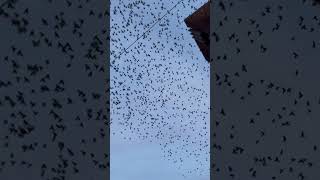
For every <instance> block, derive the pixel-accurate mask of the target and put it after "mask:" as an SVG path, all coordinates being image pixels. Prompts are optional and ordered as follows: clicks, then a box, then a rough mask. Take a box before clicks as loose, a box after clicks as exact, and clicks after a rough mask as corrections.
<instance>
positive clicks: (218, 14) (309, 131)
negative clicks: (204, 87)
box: [210, 0, 320, 180]
mask: <svg viewBox="0 0 320 180" xmlns="http://www.w3.org/2000/svg"><path fill="white" fill-rule="evenodd" d="M212 3H213V4H212V7H213V9H212V12H211V17H212V22H211V24H210V25H211V27H210V28H211V33H212V34H211V42H210V43H211V52H212V54H211V58H212V59H211V60H212V64H211V69H210V71H211V74H212V75H211V85H212V91H211V105H212V111H211V116H212V117H211V118H212V120H211V122H212V124H211V131H210V133H211V138H212V139H211V175H212V177H213V179H259V180H264V179H271V180H277V179H278V180H279V179H280V180H282V179H283V180H287V179H297V180H306V179H319V178H320V173H319V171H318V170H319V165H320V152H319V146H320V144H319V140H318V136H319V130H318V129H319V125H320V123H319V116H320V114H319V107H320V95H319V90H320V88H319V85H318V83H317V79H318V68H319V65H320V63H319V57H320V51H319V48H320V39H319V33H320V32H319V27H320V11H319V10H320V4H319V3H318V1H312V0H310V1H309V0H292V1H278V0H271V1H270V0H263V1H250V0H248V1H232V0H229V1H212Z"/></svg>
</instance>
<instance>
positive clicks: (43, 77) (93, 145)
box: [0, 0, 110, 180]
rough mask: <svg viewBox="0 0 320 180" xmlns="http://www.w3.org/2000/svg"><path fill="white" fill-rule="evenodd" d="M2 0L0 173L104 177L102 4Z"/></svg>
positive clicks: (105, 33)
mask: <svg viewBox="0 0 320 180" xmlns="http://www.w3.org/2000/svg"><path fill="white" fill-rule="evenodd" d="M2 2H3V4H2V6H1V8H0V24H1V30H0V32H1V43H0V51H1V53H0V68H1V70H0V94H1V96H0V116H1V119H0V124H1V125H0V138H1V141H0V179H3V180H8V179H48V180H49V179H51V180H66V179H77V180H80V179H105V178H107V173H106V172H107V171H108V169H109V166H110V164H109V150H108V137H109V135H108V134H109V123H108V122H109V116H108V111H109V112H110V109H109V108H108V104H110V102H109V100H108V99H107V98H106V95H105V94H106V93H108V90H106V87H107V85H108V84H107V83H108V81H109V80H108V79H107V78H109V77H108V76H107V73H108V72H109V70H108V68H107V67H108V63H109V61H108V60H109V50H108V48H109V41H110V36H109V28H108V27H109V24H108V23H109V19H110V14H109V8H108V7H109V5H108V3H107V2H104V1H99V2H98V1H94V0H76V1H69V0H63V1H53V0H47V1H38V0H35V1H21V0H8V1H6V2H4V1H2ZM2 2H1V3H2Z"/></svg>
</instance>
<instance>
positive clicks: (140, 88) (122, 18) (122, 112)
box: [110, 0, 210, 178]
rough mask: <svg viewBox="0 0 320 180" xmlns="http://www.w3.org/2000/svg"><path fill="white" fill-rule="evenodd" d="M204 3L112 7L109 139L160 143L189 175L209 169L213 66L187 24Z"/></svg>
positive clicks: (162, 2) (204, 174) (121, 3)
mask: <svg viewBox="0 0 320 180" xmlns="http://www.w3.org/2000/svg"><path fill="white" fill-rule="evenodd" d="M204 3H206V1H205V0H202V1H198V0H197V1H190V0H187V1H181V3H180V4H179V2H178V1H171V0H160V1H159V0H152V1H127V0H120V1H117V2H112V3H111V10H110V12H111V13H112V15H111V49H110V51H111V73H110V74H111V91H110V98H111V142H112V139H119V138H123V139H125V140H127V141H132V142H137V141H139V142H140V141H143V142H145V144H146V145H147V144H148V142H150V141H151V142H152V143H153V142H156V143H158V144H159V145H160V147H161V149H162V151H163V156H164V158H165V160H168V161H167V162H168V163H173V164H174V165H175V166H176V167H177V169H176V171H177V172H179V173H181V174H182V176H185V177H187V178H188V177H198V178H200V177H201V178H209V169H210V164H209V160H210V158H209V157H210V156H209V148H210V147H209V135H210V134H209V125H210V124H209V118H210V117H209V103H210V101H209V87H210V86H209V81H210V79H209V63H208V62H207V61H206V60H205V58H204V57H203V55H202V54H201V52H200V50H199V48H198V46H197V44H196V42H195V40H194V39H193V37H192V35H191V33H190V31H188V28H187V26H186V24H185V22H184V19H185V18H186V17H188V16H189V15H190V14H192V13H194V12H195V11H196V10H197V8H199V7H201V6H202V5H203V4H204ZM176 4H178V5H177V6H176V8H174V9H172V11H170V12H169V13H168V14H167V16H165V17H164V18H163V19H161V20H160V21H158V24H157V25H155V26H154V27H153V28H152V29H151V30H150V31H149V32H147V33H146V34H145V36H143V37H142V38H141V39H139V40H138V41H136V42H135V40H136V39H137V37H139V36H141V35H142V34H143V32H144V31H145V30H147V29H148V28H149V27H151V26H152V25H153V24H154V23H156V22H157V20H158V19H159V18H161V17H162V16H163V15H164V14H165V13H167V11H169V10H170V9H171V8H172V7H174V6H175V5H176ZM132 42H135V44H133V45H132V46H131V48H129V49H128V50H126V52H125V53H122V52H124V51H125V49H126V48H127V47H129V46H130V45H131V44H132ZM121 53H122V55H121V56H120V57H119V54H121ZM111 146H112V143H111ZM111 154H112V151H111ZM115 160H116V159H115ZM141 173H143V170H141Z"/></svg>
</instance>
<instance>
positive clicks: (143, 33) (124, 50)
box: [116, 0, 183, 58]
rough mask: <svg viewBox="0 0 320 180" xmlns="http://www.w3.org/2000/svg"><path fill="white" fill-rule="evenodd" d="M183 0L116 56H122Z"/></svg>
mask: <svg viewBox="0 0 320 180" xmlns="http://www.w3.org/2000/svg"><path fill="white" fill-rule="evenodd" d="M181 1H183V0H180V1H178V3H177V4H175V5H174V6H173V7H172V8H171V9H170V10H168V11H167V13H166V14H165V15H163V16H162V17H161V18H160V19H158V21H157V22H155V23H154V24H153V25H152V26H151V27H150V28H149V29H148V30H147V31H145V32H144V33H143V34H142V35H141V36H140V37H138V38H137V39H136V40H135V41H134V42H133V43H131V44H130V45H129V46H128V47H127V48H126V49H125V50H124V51H122V53H120V54H119V56H118V57H116V58H120V56H121V55H122V54H123V53H125V52H126V51H127V50H128V49H129V48H130V47H131V46H132V45H133V44H134V43H136V42H137V41H138V40H139V39H140V38H141V37H143V36H144V35H145V34H146V33H147V32H148V31H150V30H151V29H152V28H153V27H154V26H155V25H156V24H157V23H158V22H160V21H161V19H163V18H164V17H165V16H166V15H167V14H169V13H170V11H171V10H172V9H174V8H175V7H176V6H177V5H178V4H179V3H180V2H181Z"/></svg>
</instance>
